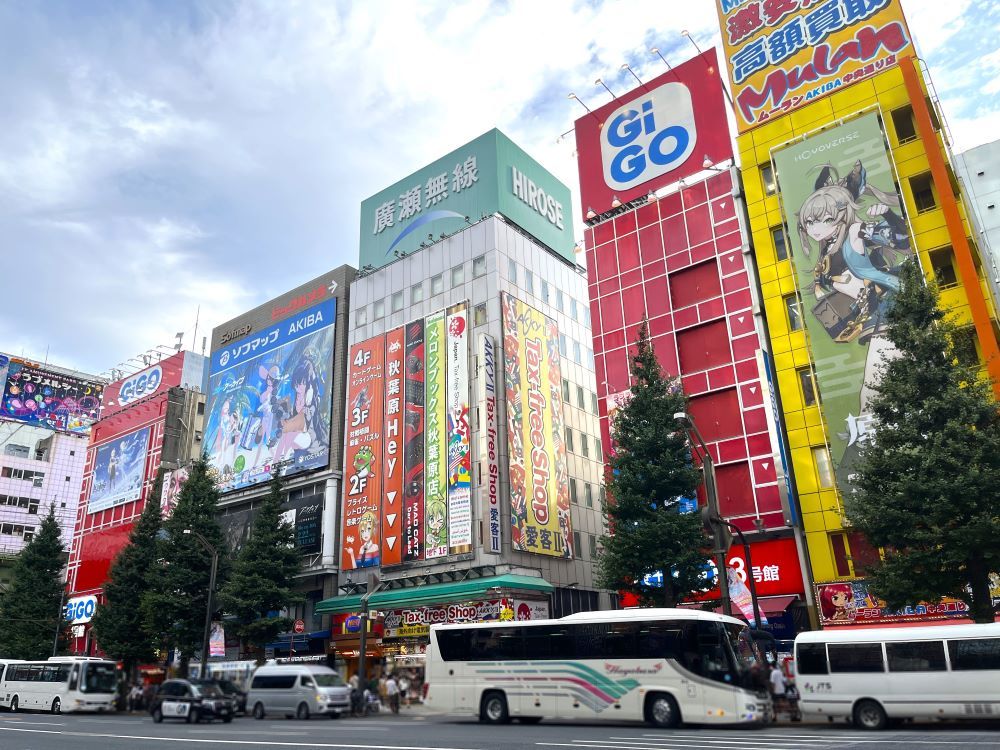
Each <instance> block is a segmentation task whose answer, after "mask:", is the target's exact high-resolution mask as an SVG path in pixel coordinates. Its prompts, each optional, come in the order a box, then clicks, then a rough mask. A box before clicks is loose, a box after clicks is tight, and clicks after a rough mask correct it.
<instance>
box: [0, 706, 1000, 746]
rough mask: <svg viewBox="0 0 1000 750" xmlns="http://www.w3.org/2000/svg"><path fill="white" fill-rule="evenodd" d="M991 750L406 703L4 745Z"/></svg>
mask: <svg viewBox="0 0 1000 750" xmlns="http://www.w3.org/2000/svg"><path fill="white" fill-rule="evenodd" d="M970 747H973V748H975V750H987V749H992V748H1000V722H997V723H995V724H992V725H991V724H976V725H966V724H949V725H943V724H936V725H918V726H913V727H908V728H906V729H900V730H893V731H887V732H879V733H869V732H861V731H856V730H854V729H851V728H850V727H848V726H847V725H829V726H823V725H801V724H800V725H791V726H775V727H768V728H766V729H681V730H672V731H658V730H655V729H652V728H649V727H647V726H645V725H642V724H631V725H618V726H611V725H608V724H588V725H584V724H579V723H562V724H554V723H547V722H543V723H541V724H538V725H535V726H525V725H521V724H517V723H514V724H510V725H508V726H499V727H493V726H490V727H487V726H484V725H481V724H479V723H477V722H476V721H475V720H473V719H468V718H464V717H462V718H460V717H453V716H444V715H434V714H425V713H417V712H415V711H406V710H404V711H403V713H402V714H400V715H399V716H392V715H381V714H380V715H377V716H371V717H367V718H364V719H341V720H339V721H331V720H329V719H320V718H317V719H312V720H310V721H287V720H277V721H275V720H271V719H265V720H263V721H255V720H254V719H252V718H238V719H236V721H234V722H233V723H232V724H221V723H213V724H185V723H183V722H170V721H169V720H168V721H164V722H163V723H162V724H154V723H153V721H152V720H151V719H150V718H149V717H148V716H140V715H133V716H124V715H117V716H79V715H67V714H64V715H61V716H53V715H49V714H8V713H4V714H0V748H2V750H65V749H66V748H73V749H74V750H133V749H136V750H138V749H140V748H141V749H143V750H145V748H153V749H157V748H160V749H162V750H236V748H253V749H255V750H256V749H257V748H301V749H302V750H310V749H311V748H339V749H342V750H347V749H351V750H514V749H515V748H517V749H521V748H523V749H525V750H529V749H530V750H771V749H772V748H774V750H893V749H894V748H900V749H903V748H905V749H906V750H959V748H970Z"/></svg>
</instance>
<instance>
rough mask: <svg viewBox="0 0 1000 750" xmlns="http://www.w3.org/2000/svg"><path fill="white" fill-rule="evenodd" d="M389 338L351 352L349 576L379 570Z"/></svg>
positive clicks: (343, 559)
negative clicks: (352, 572) (353, 572)
mask: <svg viewBox="0 0 1000 750" xmlns="http://www.w3.org/2000/svg"><path fill="white" fill-rule="evenodd" d="M384 361H385V336H375V337H374V338H371V339H368V340H367V341H363V342H361V343H360V344H355V345H354V346H352V347H351V359H350V369H349V372H348V376H347V398H348V401H347V409H348V411H347V451H346V454H345V456H344V513H343V516H344V528H343V533H342V534H341V539H342V540H343V550H342V553H341V556H340V565H341V567H342V568H343V569H344V570H351V569H353V568H375V567H378V565H379V560H380V554H381V545H380V541H379V539H380V534H381V531H382V522H381V515H382V508H381V501H382V472H383V467H382V465H381V462H382V454H383V439H382V437H383V436H382V422H383V417H384V416H385V415H384V410H383V404H384V398H383V396H384V381H385V377H384V371H383V366H384Z"/></svg>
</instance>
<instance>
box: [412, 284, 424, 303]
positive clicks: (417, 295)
mask: <svg viewBox="0 0 1000 750" xmlns="http://www.w3.org/2000/svg"><path fill="white" fill-rule="evenodd" d="M423 299H424V284H423V282H421V283H419V284H414V285H413V286H411V287H410V304H411V305H415V304H416V303H417V302H422V301H423Z"/></svg>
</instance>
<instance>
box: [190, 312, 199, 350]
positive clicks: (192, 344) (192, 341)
mask: <svg viewBox="0 0 1000 750" xmlns="http://www.w3.org/2000/svg"><path fill="white" fill-rule="evenodd" d="M200 317H201V305H198V309H197V310H196V311H195V314H194V335H193V336H191V348H192V349H194V348H195V346H197V341H198V319H199V318H200Z"/></svg>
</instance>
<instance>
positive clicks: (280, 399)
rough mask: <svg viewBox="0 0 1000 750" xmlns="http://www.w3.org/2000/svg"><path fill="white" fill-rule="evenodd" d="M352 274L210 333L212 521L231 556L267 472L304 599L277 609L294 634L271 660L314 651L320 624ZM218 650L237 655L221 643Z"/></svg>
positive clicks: (329, 589) (271, 648)
mask: <svg viewBox="0 0 1000 750" xmlns="http://www.w3.org/2000/svg"><path fill="white" fill-rule="evenodd" d="M354 275H355V270H354V269H353V268H351V267H350V266H340V267H339V268H336V269H334V270H332V271H330V272H329V273H325V274H323V275H321V276H318V277H316V278H315V279H312V280H311V281H307V282H305V283H304V284H302V285H300V286H297V287H296V288H294V289H292V290H290V291H288V292H285V293H284V294H282V295H279V296H278V297H275V298H274V299H272V300H270V301H268V302H265V303H264V304H262V305H259V306H258V307H255V308H254V309H252V310H249V311H247V312H245V313H243V314H242V315H239V316H238V317H236V318H233V319H232V320H230V321H228V322H226V323H223V324H222V325H220V326H218V327H217V328H215V329H214V330H213V331H212V344H211V356H210V363H209V373H208V404H207V409H206V415H205V443H204V448H205V452H206V454H207V456H208V459H209V462H210V463H211V464H212V466H213V467H214V468H215V470H216V471H217V472H218V477H219V490H220V492H221V493H222V496H221V499H220V501H219V521H220V523H221V524H222V529H223V532H224V534H225V536H226V539H227V542H228V547H229V550H228V552H229V553H230V554H232V555H236V554H237V553H238V552H239V550H240V548H241V547H242V546H243V544H244V543H245V542H246V540H247V539H248V538H249V535H250V529H251V527H252V525H253V519H254V516H255V515H256V506H257V504H258V503H259V501H260V499H261V498H262V497H263V496H264V495H265V494H267V492H268V482H269V481H270V479H271V475H272V473H273V472H274V470H275V469H278V471H279V472H280V474H281V476H282V477H283V479H284V480H285V491H286V493H287V494H286V498H285V501H284V505H283V508H284V517H285V519H286V520H287V521H288V522H289V523H291V524H292V525H293V526H294V527H295V536H296V546H297V547H298V549H299V551H300V552H301V553H302V567H301V572H300V574H299V576H298V579H297V580H296V581H295V587H296V589H297V590H298V591H299V592H300V593H301V594H302V595H303V597H304V599H305V601H304V602H303V603H302V604H299V605H295V607H293V609H292V610H291V611H290V612H289V613H288V614H289V616H290V617H291V618H292V619H293V620H302V621H303V624H304V626H305V630H304V632H302V633H298V634H296V633H291V632H289V633H285V634H282V635H281V636H280V637H279V638H278V639H277V640H276V641H275V642H274V643H271V644H268V646H267V652H268V653H269V654H271V655H273V656H278V657H283V656H289V655H292V652H293V651H294V655H296V656H298V657H306V656H312V657H315V658H318V659H323V658H325V655H326V653H327V649H328V646H329V635H330V633H329V629H328V628H326V629H325V628H323V626H322V618H321V615H320V614H318V613H317V612H316V610H315V605H316V603H317V602H318V601H320V600H321V599H323V598H325V597H329V596H332V595H333V594H334V593H336V572H337V554H336V548H335V541H336V535H337V524H336V519H337V517H338V508H339V498H340V491H341V471H340V467H341V464H342V458H341V455H342V450H343V425H344V396H343V394H344V374H345V371H346V365H347V310H348V300H349V291H350V286H351V282H352V281H353V280H354ZM226 655H227V657H228V658H230V659H233V658H237V657H239V656H240V654H239V643H238V642H236V641H234V640H231V641H229V642H228V643H227V646H226Z"/></svg>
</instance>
